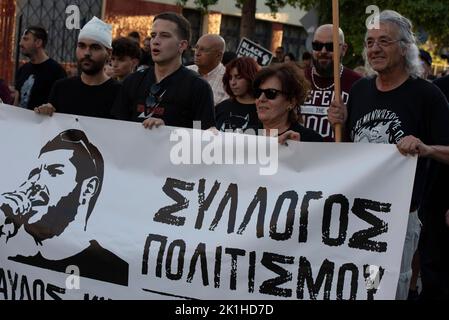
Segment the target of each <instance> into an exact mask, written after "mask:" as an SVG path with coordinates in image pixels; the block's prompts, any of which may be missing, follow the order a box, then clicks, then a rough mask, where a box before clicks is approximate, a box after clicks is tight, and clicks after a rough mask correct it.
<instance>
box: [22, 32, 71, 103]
mask: <svg viewBox="0 0 449 320" xmlns="http://www.w3.org/2000/svg"><path fill="white" fill-rule="evenodd" d="M47 42H48V34H47V31H46V30H45V29H44V28H41V27H38V26H30V27H28V28H27V29H25V31H24V33H23V35H22V38H21V39H20V43H19V45H20V52H21V53H22V54H23V55H24V56H25V57H27V58H28V59H30V61H29V62H28V63H26V64H24V65H23V66H21V67H20V68H19V70H18V71H17V75H16V84H15V89H16V94H15V101H14V104H15V105H16V106H19V107H22V108H25V109H31V110H32V109H34V108H35V107H38V106H40V105H42V104H43V103H46V102H47V101H48V97H49V96H50V90H51V88H52V86H53V84H54V83H55V82H56V81H57V80H59V79H63V78H65V77H66V72H65V71H64V69H63V68H62V67H61V66H60V65H59V64H58V63H57V62H56V61H55V60H53V59H52V58H50V57H49V56H48V55H47V53H46V52H45V47H46V45H47Z"/></svg>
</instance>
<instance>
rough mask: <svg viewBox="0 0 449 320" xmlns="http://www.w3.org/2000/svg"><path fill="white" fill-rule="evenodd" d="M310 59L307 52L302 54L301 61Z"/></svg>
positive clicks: (310, 56)
mask: <svg viewBox="0 0 449 320" xmlns="http://www.w3.org/2000/svg"><path fill="white" fill-rule="evenodd" d="M310 59H312V54H311V53H310V52H309V51H306V52H304V53H303V54H302V60H310Z"/></svg>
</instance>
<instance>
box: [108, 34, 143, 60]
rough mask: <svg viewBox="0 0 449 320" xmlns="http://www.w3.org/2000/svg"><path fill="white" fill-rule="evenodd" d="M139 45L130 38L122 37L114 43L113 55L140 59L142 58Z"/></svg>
mask: <svg viewBox="0 0 449 320" xmlns="http://www.w3.org/2000/svg"><path fill="white" fill-rule="evenodd" d="M140 51H141V50H140V47H139V44H138V43H137V42H136V41H134V40H131V39H130V38H125V37H120V38H117V39H115V40H114V41H112V55H113V56H116V57H119V58H123V57H131V59H139V60H140V56H141V52H140Z"/></svg>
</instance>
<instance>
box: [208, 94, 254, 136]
mask: <svg viewBox="0 0 449 320" xmlns="http://www.w3.org/2000/svg"><path fill="white" fill-rule="evenodd" d="M258 126H259V118H258V117H257V109H256V104H255V103H251V104H243V103H240V102H238V101H237V100H236V99H227V100H225V101H223V102H220V103H219V104H217V106H216V107H215V127H216V128H217V129H218V130H220V131H225V130H233V131H234V130H237V129H241V130H246V129H248V128H256V127H258Z"/></svg>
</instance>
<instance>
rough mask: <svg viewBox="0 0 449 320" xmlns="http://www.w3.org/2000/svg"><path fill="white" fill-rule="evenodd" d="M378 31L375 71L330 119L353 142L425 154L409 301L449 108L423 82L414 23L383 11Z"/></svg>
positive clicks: (371, 33) (404, 280)
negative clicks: (426, 196)
mask: <svg viewBox="0 0 449 320" xmlns="http://www.w3.org/2000/svg"><path fill="white" fill-rule="evenodd" d="M379 22H380V23H379V26H378V28H374V29H370V30H367V33H366V36H365V49H364V58H365V61H366V64H367V67H368V68H369V69H371V70H372V71H374V72H375V75H374V76H373V77H369V78H364V79H362V80H360V81H359V82H357V83H356V84H355V85H354V86H353V87H352V89H351V92H350V94H349V101H348V104H347V108H346V107H345V106H344V105H339V104H337V103H336V102H334V103H333V104H332V106H331V107H330V108H329V113H328V117H329V121H330V122H331V124H332V125H335V124H337V123H340V124H342V125H343V126H344V127H345V132H346V134H347V138H349V139H350V140H351V141H353V142H368V143H389V144H396V145H397V147H398V149H399V151H400V152H401V153H402V154H403V155H417V156H419V160H418V167H417V170H416V176H415V184H414V189H413V195H412V201H411V206H410V215H409V220H408V226H407V235H406V238H405V243H404V250H403V255H402V264H401V270H400V277H399V283H398V288H397V293H396V298H397V299H407V296H408V291H409V285H410V279H411V275H412V269H411V264H412V258H413V255H414V253H415V251H416V249H417V245H418V240H419V235H420V230H421V223H420V221H419V219H418V213H417V211H418V208H419V206H420V205H421V201H422V196H423V193H424V192H423V189H424V185H425V181H426V176H427V169H426V168H427V160H428V159H425V158H431V159H434V160H437V161H441V162H445V163H449V146H448V145H449V126H448V123H449V108H448V103H447V101H446V99H445V97H444V96H443V94H442V93H441V91H440V90H438V88H436V87H435V86H434V85H433V84H431V83H429V82H427V81H425V80H424V79H421V78H420V77H419V76H420V75H421V73H422V65H421V63H420V61H419V50H418V47H417V45H416V39H415V37H414V34H413V31H412V23H411V22H410V20H408V19H407V18H405V17H403V16H402V15H400V14H399V13H397V12H395V11H392V10H385V11H382V12H381V13H380V16H379Z"/></svg>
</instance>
